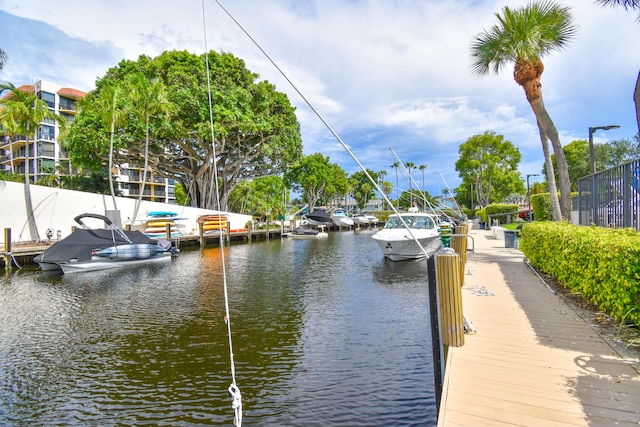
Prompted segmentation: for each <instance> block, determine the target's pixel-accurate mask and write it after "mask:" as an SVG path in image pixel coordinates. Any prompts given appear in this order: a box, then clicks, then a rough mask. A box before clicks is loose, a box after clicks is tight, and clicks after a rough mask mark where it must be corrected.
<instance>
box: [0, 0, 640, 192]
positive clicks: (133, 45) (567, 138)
mask: <svg viewBox="0 0 640 427" xmlns="http://www.w3.org/2000/svg"><path fill="white" fill-rule="evenodd" d="M222 3H223V4H224V6H225V7H226V8H227V9H228V10H229V11H230V12H231V13H232V14H233V15H234V17H235V18H236V19H237V20H238V21H239V22H240V23H241V24H242V26H243V27H244V28H245V29H246V30H247V31H248V32H249V33H250V34H251V36H252V37H253V38H254V39H255V40H257V41H258V42H259V43H260V45H261V46H262V48H263V49H264V50H265V51H266V52H267V53H268V54H269V56H270V57H271V58H273V60H274V61H275V62H276V63H277V65H278V66H279V67H280V68H281V69H282V70H283V71H284V72H285V73H286V75H287V76H288V77H289V78H290V79H291V81H292V82H293V83H294V84H295V85H296V86H297V87H298V89H299V90H300V91H301V92H302V93H303V95H304V96H305V97H306V98H307V99H308V100H309V101H310V102H311V103H312V105H313V106H314V107H315V108H317V110H318V111H319V112H320V114H321V115H322V116H323V117H324V118H325V119H326V120H327V121H328V122H329V124H330V125H331V126H332V127H333V128H334V129H335V130H336V131H337V132H338V134H339V135H340V136H341V137H343V139H344V141H345V142H346V143H347V144H348V145H349V146H350V147H352V148H353V150H354V152H355V153H357V155H358V156H359V158H360V156H362V158H360V160H361V161H362V162H363V163H364V164H365V166H367V167H369V168H370V169H373V170H382V169H385V168H386V169H388V166H389V165H390V164H391V163H392V162H393V161H392V160H391V158H390V154H389V152H388V148H389V147H390V146H394V145H395V146H400V148H399V149H398V151H399V153H398V154H399V155H400V156H401V157H403V160H404V161H413V162H414V163H423V162H424V163H429V164H433V165H436V164H437V165H438V168H439V169H440V170H443V171H445V172H446V173H447V174H453V178H451V177H450V176H448V177H447V179H448V180H449V184H450V185H452V186H454V187H455V185H456V183H455V172H453V169H454V163H455V161H456V160H457V147H458V144H460V143H461V142H463V141H464V140H466V139H467V138H469V137H470V136H472V135H474V134H477V133H481V132H484V131H485V130H493V131H495V132H497V133H500V134H503V135H505V137H506V138H507V139H508V140H510V141H512V142H513V143H514V144H515V145H516V146H517V147H518V148H520V150H521V151H522V154H523V166H522V168H521V169H522V170H525V169H526V171H527V172H525V173H531V169H535V170H534V172H537V171H538V170H539V169H540V167H541V166H542V152H541V149H540V141H539V137H538V134H537V127H536V124H535V118H534V116H533V113H532V112H531V109H530V107H529V105H528V104H527V101H526V99H525V96H524V92H523V91H522V89H521V88H520V87H518V85H517V84H516V83H515V82H514V81H513V78H512V75H511V69H509V68H508V67H507V68H506V69H505V70H504V71H503V72H502V73H501V74H500V75H497V76H496V75H489V76H485V77H481V78H480V77H476V76H473V75H471V74H470V71H469V62H470V60H469V46H470V43H471V40H472V38H473V36H475V35H476V34H478V33H479V32H480V31H482V30H483V29H485V28H489V27H490V26H491V25H492V24H493V23H494V22H495V16H494V14H495V13H496V12H499V11H500V10H501V8H502V6H503V5H504V1H503V0H477V1H473V2H469V1H463V0H449V1H446V2H445V1H440V0H406V1H385V0H360V1H344V0H309V1H304V2H299V1H291V0H265V1H255V0H226V1H223V2H222ZM526 3H527V1H525V0H515V1H512V2H510V4H511V5H524V4H526ZM563 3H564V4H567V5H569V6H571V7H572V8H573V11H574V16H575V20H576V23H577V24H578V25H579V32H578V34H577V36H576V38H575V40H574V41H573V42H572V43H571V44H569V45H568V46H567V48H566V49H565V50H563V51H560V52H554V53H552V54H551V55H550V56H549V57H548V58H545V59H544V62H545V65H546V70H545V73H544V75H543V94H544V96H545V103H546V106H547V108H548V110H549V112H550V114H551V116H552V118H553V119H554V121H555V123H556V126H557V127H558V129H559V131H560V133H561V136H562V139H563V142H564V143H568V142H571V140H573V139H577V138H579V137H582V138H586V130H587V128H588V127H589V126H595V125H601V124H605V123H604V122H606V124H609V123H615V124H619V125H621V128H620V129H619V130H617V131H609V132H607V133H606V134H605V135H604V136H603V137H604V138H623V137H626V138H630V137H631V136H632V135H633V134H634V132H635V115H634V113H635V112H634V110H633V102H632V100H631V94H632V92H633V86H634V85H635V78H636V77H637V73H638V68H640V45H639V44H638V43H635V40H636V39H638V35H639V34H640V25H638V24H637V23H636V22H635V17H636V15H635V14H633V13H626V12H624V11H617V10H612V9H605V8H602V7H600V6H598V5H596V4H594V3H593V2H590V1H586V2H585V1H584V0H565V1H564V2H563ZM202 10H203V7H202V1H200V0H186V1H182V2H175V1H169V0H153V1H152V0H139V1H129V0H126V1H125V0H113V1H110V2H103V1H97V0H87V1H83V2H78V1H71V0H59V1H57V2H56V4H55V7H52V6H51V3H50V1H49V0H30V1H28V2H24V1H18V0H0V11H4V12H5V13H4V14H2V13H1V12H0V16H2V17H3V19H5V20H7V21H8V22H0V24H2V25H3V28H6V25H7V24H9V23H11V22H13V23H15V22H17V21H16V19H15V17H16V16H17V17H22V18H28V21H25V20H21V21H20V23H21V24H25V23H28V24H29V25H31V27H30V31H28V32H27V33H26V34H29V35H32V37H30V38H27V37H26V36H25V38H23V39H19V38H12V39H5V40H4V41H3V42H2V43H3V46H0V48H3V49H4V50H6V51H7V52H8V53H9V57H10V62H9V64H7V66H6V67H5V69H4V70H3V71H2V74H0V77H1V78H2V79H6V80H9V81H12V82H15V83H23V82H25V80H32V79H40V78H44V79H47V80H52V81H57V82H61V80H64V82H61V83H65V84H67V82H68V84H69V85H74V82H77V83H75V85H76V87H80V88H84V89H86V90H89V89H91V87H92V85H93V82H94V81H95V79H96V78H98V77H100V76H102V75H103V74H104V73H105V72H106V71H107V69H108V68H110V67H113V66H115V65H117V63H118V62H119V61H120V60H121V59H136V58H137V57H138V56H139V55H141V54H146V55H149V56H155V55H158V54H159V53H161V52H162V51H164V50H170V49H177V50H187V51H190V52H194V53H202V52H203V51H204V49H205V37H204V33H205V31H206V34H207V40H206V45H207V47H208V48H209V49H213V50H218V51H220V50H223V51H228V52H231V53H233V54H234V55H236V56H238V57H240V58H242V59H244V60H245V62H246V63H247V66H248V68H249V69H251V70H252V71H254V72H257V73H259V74H260V75H261V78H263V79H267V80H269V81H271V82H272V83H274V84H276V86H277V88H278V90H280V91H283V92H286V93H287V94H288V96H289V98H290V100H291V101H292V103H294V105H296V107H297V114H298V118H299V120H300V122H301V126H302V132H303V137H304V144H305V152H307V153H310V152H314V151H321V152H323V154H325V155H329V156H330V157H331V159H332V161H338V162H344V165H343V167H345V169H348V170H352V168H353V166H354V163H353V161H352V160H351V159H349V158H348V155H347V154H346V153H345V152H344V150H343V149H342V147H341V146H340V145H339V144H338V143H337V142H336V141H335V139H334V138H333V136H332V135H331V134H330V132H329V131H328V130H327V129H326V128H325V127H324V126H323V124H322V123H321V122H320V120H319V119H318V118H317V117H315V114H313V112H312V111H311V110H310V109H309V108H308V107H307V106H306V105H305V103H304V101H303V100H302V99H301V97H300V96H299V95H298V94H297V93H296V92H295V91H294V90H293V89H292V88H291V86H290V85H289V83H288V82H287V81H286V80H285V79H284V78H283V77H282V76H281V75H280V73H279V72H278V70H277V69H276V68H275V67H274V66H273V65H272V64H271V63H270V62H269V61H268V60H267V58H265V56H264V55H263V54H262V52H260V50H259V49H258V48H257V47H256V46H255V45H254V44H253V43H252V42H251V41H250V40H249V38H248V37H247V36H246V35H245V34H244V33H243V32H242V31H241V30H240V29H239V28H238V26H237V25H236V24H235V23H234V22H232V20H231V19H230V18H229V17H228V16H227V15H226V14H225V13H224V11H223V10H222V9H221V8H220V7H218V5H217V4H216V2H213V1H206V2H205V11H206V13H205V15H204V16H203V14H202ZM203 17H204V18H205V19H206V27H205V26H204V25H203ZM11 34H19V33H18V32H14V31H12V32H11ZM35 35H37V37H35ZM14 49H16V50H14ZM599 137H600V136H599ZM405 157H406V158H405ZM341 164H342V163H341ZM535 165H537V166H535ZM534 166H535V168H534ZM433 170H435V168H434V169H433ZM432 178H433V179H435V180H436V181H438V182H439V181H440V178H439V176H436V177H432Z"/></svg>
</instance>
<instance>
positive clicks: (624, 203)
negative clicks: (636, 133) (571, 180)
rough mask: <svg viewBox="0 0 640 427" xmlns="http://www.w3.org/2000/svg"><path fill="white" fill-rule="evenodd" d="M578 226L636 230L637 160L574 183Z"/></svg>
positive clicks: (639, 220)
mask: <svg viewBox="0 0 640 427" xmlns="http://www.w3.org/2000/svg"><path fill="white" fill-rule="evenodd" d="M578 211H579V219H580V222H579V223H580V225H592V224H593V225H598V226H600V227H616V228H620V227H629V228H635V229H636V230H640V159H637V160H633V161H630V162H628V163H624V164H622V165H620V166H616V167H613V168H611V169H607V170H605V171H602V172H597V173H595V174H593V175H588V176H585V177H584V178H580V179H579V180H578Z"/></svg>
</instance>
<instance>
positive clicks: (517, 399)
mask: <svg viewBox="0 0 640 427" xmlns="http://www.w3.org/2000/svg"><path fill="white" fill-rule="evenodd" d="M470 234H471V236H472V237H473V239H474V243H475V253H472V252H468V258H467V272H466V274H465V278H464V280H465V284H464V286H463V290H462V298H463V306H464V313H465V316H466V317H467V318H468V319H469V320H470V321H471V322H472V323H473V326H474V327H475V329H476V331H477V333H476V334H474V335H465V344H464V346H462V347H457V348H450V349H449V355H448V358H447V366H446V375H445V381H444V391H443V396H442V403H441V407H440V414H439V422H438V425H439V426H446V427H449V426H474V427H475V426H545V427H546V426H551V427H552V426H565V427H566V426H636V427H638V425H640V376H639V375H638V373H637V372H636V371H635V370H634V368H633V366H634V364H637V363H638V361H637V360H633V359H623V358H622V357H621V356H619V355H618V354H617V353H616V352H615V351H614V350H613V349H612V348H611V347H610V346H609V345H608V344H607V343H606V341H605V340H604V339H603V338H602V337H601V336H600V335H599V334H598V332H596V331H595V330H594V329H593V328H592V327H591V326H590V325H589V324H587V323H586V322H585V321H584V320H582V319H581V318H580V317H579V316H578V315H577V314H576V313H575V312H574V311H573V309H572V308H570V307H569V306H568V305H567V304H566V303H565V302H563V301H562V299H561V298H560V297H559V296H557V295H555V294H554V293H553V292H551V291H550V290H549V288H547V287H546V286H545V285H544V284H543V283H542V282H541V281H540V280H539V279H538V277H537V276H536V275H535V274H534V273H533V272H532V271H531V269H530V268H529V267H528V266H527V265H526V263H524V262H523V255H522V252H520V251H519V250H517V249H508V248H505V242H504V240H496V239H495V238H494V236H493V234H492V232H491V231H485V230H471V231H470ZM470 247H471V246H470Z"/></svg>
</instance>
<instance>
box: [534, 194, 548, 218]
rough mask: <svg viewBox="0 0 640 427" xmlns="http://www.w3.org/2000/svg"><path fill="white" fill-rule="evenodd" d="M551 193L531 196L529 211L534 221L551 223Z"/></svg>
mask: <svg viewBox="0 0 640 427" xmlns="http://www.w3.org/2000/svg"><path fill="white" fill-rule="evenodd" d="M550 194H551V193H539V194H532V195H531V209H533V217H534V218H535V220H536V221H551V220H552V219H553V208H552V207H551V195H550Z"/></svg>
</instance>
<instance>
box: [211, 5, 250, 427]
mask: <svg viewBox="0 0 640 427" xmlns="http://www.w3.org/2000/svg"><path fill="white" fill-rule="evenodd" d="M202 24H203V30H204V51H205V67H206V71H207V96H208V98H209V125H210V126H211V147H212V150H213V151H212V157H213V159H212V162H213V182H214V186H215V196H216V203H217V207H218V212H220V210H219V209H220V191H219V187H218V167H217V166H218V165H217V161H216V142H215V134H214V128H213V102H212V100H211V74H210V71H209V50H208V47H207V24H206V18H205V6H204V0H202ZM219 236H220V258H221V266H222V285H223V289H224V309H225V317H224V319H225V323H226V325H227V335H228V337H229V359H230V364H231V385H230V386H229V388H228V389H227V391H228V393H229V396H230V397H231V399H232V402H231V407H232V408H233V410H234V419H233V424H234V425H235V426H236V427H240V426H242V395H241V394H240V388H238V386H237V384H236V368H235V363H234V360H233V340H232V339H231V316H230V314H229V293H228V290H227V271H226V265H225V257H224V233H219Z"/></svg>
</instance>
